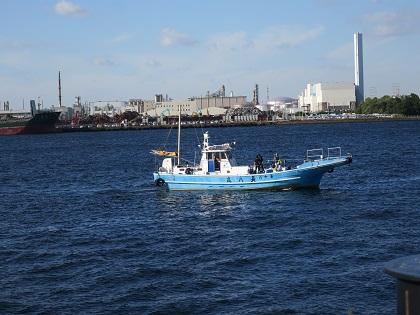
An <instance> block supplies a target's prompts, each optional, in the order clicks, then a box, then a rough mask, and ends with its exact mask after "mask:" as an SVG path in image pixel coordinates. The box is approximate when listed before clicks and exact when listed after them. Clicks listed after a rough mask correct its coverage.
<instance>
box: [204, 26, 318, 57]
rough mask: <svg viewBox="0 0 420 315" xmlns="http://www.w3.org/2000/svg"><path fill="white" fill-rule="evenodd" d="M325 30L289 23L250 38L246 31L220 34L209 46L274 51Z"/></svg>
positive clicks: (301, 42)
mask: <svg viewBox="0 0 420 315" xmlns="http://www.w3.org/2000/svg"><path fill="white" fill-rule="evenodd" d="M323 31H324V27H322V26H316V27H313V28H310V29H303V28H302V27H296V26H295V27H294V26H288V25H278V26H273V27H270V28H268V29H266V30H264V31H262V32H261V33H260V34H257V35H256V36H255V37H254V38H249V36H248V35H247V34H246V33H245V32H234V33H228V34H219V35H217V36H214V37H213V38H211V39H210V40H209V41H208V47H209V48H210V49H211V50H217V51H226V52H227V51H230V52H235V51H244V50H256V51H263V52H267V51H272V50H277V49H287V48H292V47H296V46H299V45H303V44H304V43H305V42H308V41H311V40H313V39H315V38H317V37H318V36H319V35H321V33H322V32H323Z"/></svg>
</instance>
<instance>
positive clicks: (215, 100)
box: [141, 86, 246, 117]
mask: <svg viewBox="0 0 420 315" xmlns="http://www.w3.org/2000/svg"><path fill="white" fill-rule="evenodd" d="M207 94H208V95H207V96H205V97H190V98H189V99H187V100H183V101H176V100H172V99H169V98H168V97H166V98H163V97H162V95H161V94H157V95H156V96H155V101H154V102H150V101H145V103H144V106H143V111H142V112H141V114H147V115H148V116H151V117H161V116H176V115H178V112H179V107H180V108H181V114H182V115H187V116H201V115H202V116H209V115H215V116H216V115H223V114H225V113H226V110H227V109H229V108H237V107H242V106H244V105H245V104H246V96H233V93H231V95H230V96H225V95H224V94H225V93H224V86H223V87H222V89H221V90H219V91H218V92H216V93H213V94H211V95H210V94H209V93H207ZM146 102H148V104H147V105H146Z"/></svg>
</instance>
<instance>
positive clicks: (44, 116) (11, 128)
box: [0, 104, 60, 135]
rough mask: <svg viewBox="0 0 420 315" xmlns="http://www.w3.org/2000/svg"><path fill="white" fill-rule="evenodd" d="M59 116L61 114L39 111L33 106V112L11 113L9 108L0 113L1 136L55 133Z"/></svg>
mask: <svg viewBox="0 0 420 315" xmlns="http://www.w3.org/2000/svg"><path fill="white" fill-rule="evenodd" d="M31 105H32V104H31ZM5 109H6V108H5ZM59 116H60V112H56V111H40V110H38V111H37V110H35V108H34V106H33V105H32V106H31V112H19V111H10V110H8V108H7V110H4V111H0V135H17V134H25V133H48V132H54V131H55V124H56V123H57V121H58V117H59Z"/></svg>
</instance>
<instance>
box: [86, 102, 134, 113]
mask: <svg viewBox="0 0 420 315" xmlns="http://www.w3.org/2000/svg"><path fill="white" fill-rule="evenodd" d="M126 106H127V102H125V101H94V102H90V103H89V107H90V114H91V115H107V116H109V117H114V116H115V115H116V114H121V113H123V112H124V111H125V108H126Z"/></svg>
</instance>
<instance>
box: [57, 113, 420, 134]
mask: <svg viewBox="0 0 420 315" xmlns="http://www.w3.org/2000/svg"><path fill="white" fill-rule="evenodd" d="M391 121H420V116H414V117H394V118H348V119H296V120H277V121H240V122H222V123H201V124H185V125H182V128H183V129H185V128H195V127H200V128H229V127H252V126H275V125H277V126H282V125H305V124H335V123H367V122H391ZM174 127H176V125H170V124H166V125H146V126H121V127H87V126H78V127H72V126H68V125H64V126H57V127H56V132H57V133H61V132H99V131H121V130H151V129H170V128H174Z"/></svg>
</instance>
